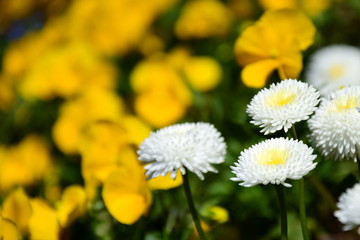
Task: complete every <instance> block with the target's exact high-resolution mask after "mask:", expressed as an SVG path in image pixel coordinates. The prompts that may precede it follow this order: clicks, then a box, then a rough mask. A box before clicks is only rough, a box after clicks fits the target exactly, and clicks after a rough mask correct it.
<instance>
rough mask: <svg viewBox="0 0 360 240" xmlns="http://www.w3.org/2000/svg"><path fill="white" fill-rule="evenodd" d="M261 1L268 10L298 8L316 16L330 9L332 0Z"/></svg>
mask: <svg viewBox="0 0 360 240" xmlns="http://www.w3.org/2000/svg"><path fill="white" fill-rule="evenodd" d="M259 3H260V5H261V6H262V7H263V8H264V9H266V10H274V9H281V8H298V9H302V10H304V11H305V12H306V13H307V14H309V15H310V16H315V15H317V14H319V13H321V12H323V11H325V10H326V9H328V8H329V7H330V4H331V0H317V1H313V0H259Z"/></svg>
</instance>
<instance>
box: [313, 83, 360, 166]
mask: <svg viewBox="0 0 360 240" xmlns="http://www.w3.org/2000/svg"><path fill="white" fill-rule="evenodd" d="M359 107H360V86H352V87H347V88H343V89H341V90H337V91H335V92H333V93H332V94H331V95H330V96H329V97H328V98H325V99H323V100H322V103H321V105H320V107H319V109H318V110H317V111H316V112H315V114H314V116H313V117H312V118H311V119H310V120H309V121H308V124H309V128H310V131H311V139H312V141H313V142H314V144H315V146H316V147H317V148H318V149H319V150H320V152H321V153H322V154H323V155H324V156H325V157H326V158H334V159H354V160H355V159H356V158H357V159H360V111H359Z"/></svg>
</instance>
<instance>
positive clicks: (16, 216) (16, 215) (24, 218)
mask: <svg viewBox="0 0 360 240" xmlns="http://www.w3.org/2000/svg"><path fill="white" fill-rule="evenodd" d="M31 214H32V210H31V206H30V200H29V198H28V197H27V195H26V194H25V192H24V190H23V189H22V188H18V189H16V190H14V191H12V192H11V193H10V194H9V195H8V196H7V197H6V198H5V201H4V203H3V205H2V216H3V217H4V218H6V219H9V220H11V221H13V222H14V223H15V224H16V226H17V228H18V229H19V231H20V232H21V233H22V234H26V233H27V232H28V221H29V219H30V216H31Z"/></svg>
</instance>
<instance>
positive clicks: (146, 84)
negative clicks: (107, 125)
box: [130, 56, 192, 127]
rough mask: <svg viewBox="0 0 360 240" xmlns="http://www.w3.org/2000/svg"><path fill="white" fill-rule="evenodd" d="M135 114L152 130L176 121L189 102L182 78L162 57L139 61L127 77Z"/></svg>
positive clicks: (183, 113)
mask: <svg viewBox="0 0 360 240" xmlns="http://www.w3.org/2000/svg"><path fill="white" fill-rule="evenodd" d="M130 81H131V82H130V83H131V86H132V88H133V90H134V91H135V93H137V96H136V99H135V103H134V104H135V106H134V107H135V111H136V113H137V114H138V115H139V116H140V117H142V118H143V119H144V120H146V121H147V122H148V123H149V124H151V125H152V126H154V127H163V126H166V125H168V124H171V123H174V122H176V121H178V120H180V119H181V118H182V117H183V116H184V115H185V113H186V110H187V107H188V106H189V105H190V104H191V102H192V95H191V92H190V90H189V89H188V88H187V86H186V85H185V83H184V82H183V79H182V78H181V77H180V76H179V74H178V73H177V72H176V70H175V69H174V68H173V67H172V66H171V65H170V64H169V62H168V61H167V60H166V58H165V57H164V56H161V57H160V58H156V59H149V60H145V61H142V62H140V63H139V64H138V65H137V66H136V67H135V69H134V70H133V72H132V74H131V80H130Z"/></svg>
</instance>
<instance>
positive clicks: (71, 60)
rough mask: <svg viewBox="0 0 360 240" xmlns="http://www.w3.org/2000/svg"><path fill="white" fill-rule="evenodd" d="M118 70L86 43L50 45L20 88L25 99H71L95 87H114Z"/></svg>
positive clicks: (20, 84)
mask: <svg viewBox="0 0 360 240" xmlns="http://www.w3.org/2000/svg"><path fill="white" fill-rule="evenodd" d="M115 73H116V71H115V69H114V68H113V66H112V65H111V64H110V63H109V62H107V61H105V60H103V59H102V58H101V57H99V56H98V55H97V54H95V53H94V51H93V50H92V49H90V48H88V47H86V45H85V43H84V42H77V41H73V42H72V43H71V44H66V45H64V46H61V47H56V48H55V47H53V48H49V49H47V51H46V52H44V53H43V54H42V55H41V57H39V58H37V59H35V60H34V61H33V63H32V65H31V66H30V67H29V69H28V70H27V71H26V73H25V74H24V76H23V77H22V81H21V82H20V83H19V87H18V88H19V91H20V93H21V94H22V95H23V96H24V97H25V98H34V97H35V98H40V99H44V100H47V99H51V98H53V97H55V96H60V97H65V98H68V97H71V96H73V95H75V94H76V93H79V92H81V91H84V89H87V88H91V87H97V88H107V89H111V88H113V87H114V84H115V78H116V74H115Z"/></svg>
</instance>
